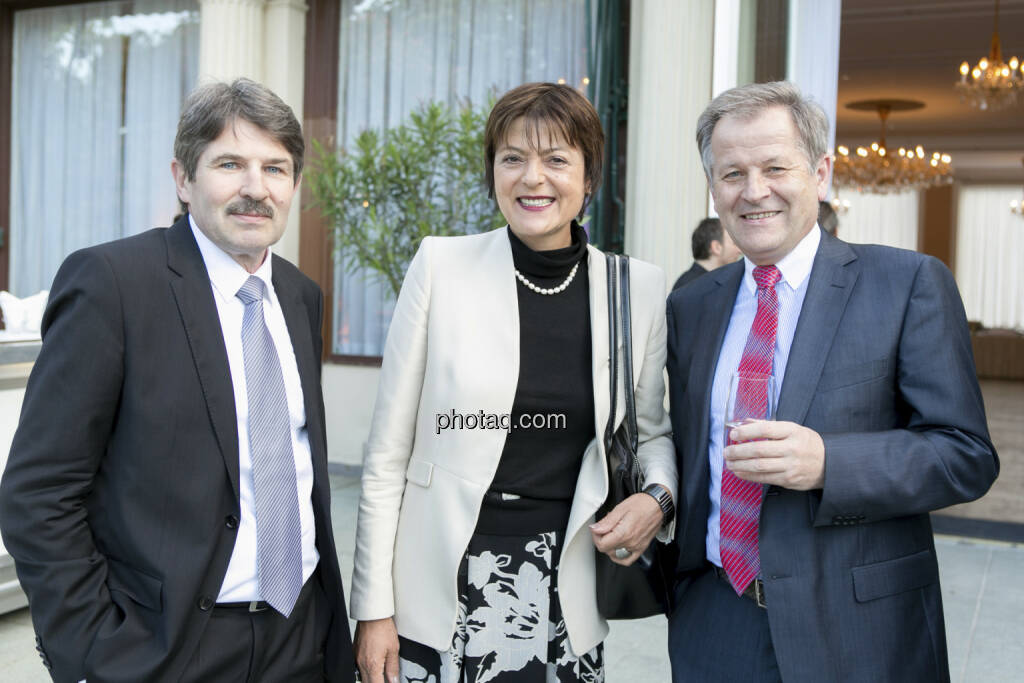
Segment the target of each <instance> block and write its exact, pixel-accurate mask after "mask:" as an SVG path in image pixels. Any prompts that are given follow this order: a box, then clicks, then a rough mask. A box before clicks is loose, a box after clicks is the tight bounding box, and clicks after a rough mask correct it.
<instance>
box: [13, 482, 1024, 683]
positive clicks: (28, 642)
mask: <svg viewBox="0 0 1024 683" xmlns="http://www.w3.org/2000/svg"><path fill="white" fill-rule="evenodd" d="M358 496H359V487H358V482H357V481H356V480H354V479H351V478H342V477H336V478H335V479H334V502H333V517H334V528H335V533H336V536H337V542H338V549H339V553H340V560H341V566H342V572H343V573H344V574H345V576H346V588H348V578H347V577H350V576H351V573H352V548H353V547H354V542H355V538H354V536H355V532H354V529H355V520H356V504H357V501H358ZM936 547H937V549H938V555H939V567H940V572H941V575H942V594H943V599H944V601H945V610H946V632H947V636H948V641H949V664H950V672H951V674H952V678H953V681H954V682H957V683H967V682H971V683H975V682H976V683H1001V682H1003V681H1007V682H1009V681H1017V680H1020V672H1021V671H1022V670H1024V639H1022V638H1021V626H1022V625H1024V620H1022V617H1021V615H1022V614H1024V584H1022V582H1021V581H1020V577H1021V570H1022V568H1024V545H1017V544H1005V543H991V542H985V541H973V540H964V539H959V538H953V537H938V538H937V539H936ZM666 638H667V636H666V628H665V620H664V619H661V618H651V619H644V620H641V621H632V622H617V623H614V624H613V625H612V633H611V636H610V637H609V638H608V640H607V642H606V645H605V648H606V649H605V653H606V654H605V656H606V661H607V679H608V681H610V682H611V683H617V682H619V681H627V682H629V683H633V682H640V681H644V682H646V681H668V680H669V666H668V657H667V655H666V652H665V648H666ZM33 641H34V639H33V634H32V628H31V625H30V623H29V617H28V611H27V610H19V611H17V612H13V613H11V614H8V615H5V616H2V617H0V672H2V673H0V680H3V681H6V682H9V683H32V682H34V681H41V682H42V681H47V680H49V679H48V677H47V676H46V673H45V671H44V669H43V668H42V665H41V664H40V663H39V658H38V656H37V655H36V652H35V646H34V642H33Z"/></svg>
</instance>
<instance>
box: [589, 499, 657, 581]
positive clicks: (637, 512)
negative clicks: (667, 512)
mask: <svg viewBox="0 0 1024 683" xmlns="http://www.w3.org/2000/svg"><path fill="white" fill-rule="evenodd" d="M662 517H663V513H662V511H661V507H660V506H659V505H658V501H656V500H654V496H652V495H650V494H647V493H634V494H633V495H632V496H630V497H629V498H627V499H626V500H624V501H622V502H621V503H619V504H618V505H616V506H615V507H614V508H612V511H611V512H609V513H608V514H607V515H605V516H604V517H603V518H602V519H601V521H599V522H597V523H596V524H591V525H590V534H591V536H593V538H594V545H595V546H596V547H597V549H598V550H600V551H601V552H602V553H604V554H605V555H607V556H608V557H610V558H611V560H612V562H614V563H615V564H621V565H622V566H624V567H628V566H629V565H631V564H633V563H634V562H636V560H637V558H638V557H640V555H641V553H643V551H645V550H647V546H649V545H650V544H651V539H653V538H654V535H655V534H656V533H658V529H660V528H661V522H662ZM619 548H625V549H626V550H628V551H629V555H628V556H626V557H625V558H618V557H616V556H615V551H616V550H617V549H619Z"/></svg>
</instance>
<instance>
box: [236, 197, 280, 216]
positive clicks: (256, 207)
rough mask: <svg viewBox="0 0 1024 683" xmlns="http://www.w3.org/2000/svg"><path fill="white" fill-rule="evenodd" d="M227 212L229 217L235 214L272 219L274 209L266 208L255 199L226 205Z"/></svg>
mask: <svg viewBox="0 0 1024 683" xmlns="http://www.w3.org/2000/svg"><path fill="white" fill-rule="evenodd" d="M227 212H228V215H229V216H232V215H234V214H236V213H246V214H255V215H257V216H263V217H264V218H273V217H274V207H272V206H267V205H266V204H264V203H263V202H261V201H258V200H256V199H243V200H242V201H240V202H235V203H234V204H228V208H227Z"/></svg>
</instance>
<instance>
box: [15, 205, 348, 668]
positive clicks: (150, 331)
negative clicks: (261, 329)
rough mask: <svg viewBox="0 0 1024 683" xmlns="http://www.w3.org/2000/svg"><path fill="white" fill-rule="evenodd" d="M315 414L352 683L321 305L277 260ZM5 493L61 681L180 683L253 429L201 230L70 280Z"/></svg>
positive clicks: (223, 550) (137, 242)
mask: <svg viewBox="0 0 1024 683" xmlns="http://www.w3.org/2000/svg"><path fill="white" fill-rule="evenodd" d="M273 281H274V288H275V290H276V292H277V296H278V299H279V300H280V302H281V308H282V311H283V312H284V317H285V321H286V324H287V327H288V332H289V334H290V336H291V341H292V346H293V347H294V350H295V356H296V360H297V363H298V368H299V376H300V378H301V382H302V390H303V394H304V397H305V408H306V419H307V428H308V432H309V444H310V449H311V452H312V458H313V473H314V483H313V493H312V499H313V509H314V513H315V518H316V541H317V548H318V550H319V553H320V565H319V568H320V575H321V578H322V581H323V585H324V589H325V592H326V593H327V595H328V596H329V600H331V601H332V603H333V604H332V605H331V607H332V609H333V621H332V624H331V628H330V636H329V639H328V645H327V650H326V656H327V658H328V674H329V675H330V677H331V678H332V679H334V678H336V679H338V680H351V679H352V671H353V663H352V655H351V644H350V638H349V632H348V620H347V617H346V612H345V603H344V596H343V594H342V584H341V576H340V572H339V570H338V562H337V555H336V552H335V547H334V535H333V532H332V529H331V516H330V511H331V509H330V481H329V479H328V475H327V446H326V439H325V428H324V409H323V399H322V395H321V391H320V350H321V341H320V321H321V312H322V304H323V298H322V296H321V293H320V290H319V288H318V287H317V286H316V285H315V284H314V283H313V282H312V281H310V280H309V279H308V278H306V277H305V276H304V275H302V274H301V273H300V272H299V271H298V270H297V269H296V268H295V267H294V266H292V265H291V264H290V263H288V262H287V261H285V260H283V259H281V258H278V257H276V256H275V257H274V264H273ZM42 329H43V347H42V351H41V352H40V354H39V358H38V360H37V361H36V364H35V367H34V368H33V371H32V375H31V377H30V378H29V382H28V388H27V390H26V393H25V401H24V405H23V408H22V414H21V421H20V424H19V426H18V431H17V433H16V434H15V437H14V442H13V445H12V447H11V454H10V459H9V461H8V464H7V470H6V472H5V474H4V478H3V483H2V489H0V524H2V528H3V539H4V544H5V545H6V546H7V549H8V550H9V551H10V553H11V555H12V556H13V557H14V560H15V563H16V567H17V572H18V578H19V579H20V580H21V584H22V586H23V587H24V588H25V591H26V593H27V594H28V597H29V605H30V609H31V613H32V621H33V624H34V626H35V630H36V634H37V642H38V644H39V647H40V652H41V653H43V661H44V664H46V665H47V667H48V668H49V669H50V673H51V675H52V676H53V678H54V680H55V681H78V680H79V679H81V678H88V680H89V681H90V682H91V681H174V680H177V679H178V678H179V677H180V675H181V672H182V670H183V668H184V667H185V665H186V664H187V663H188V661H189V659H190V658H191V657H192V655H193V653H194V651H195V649H196V644H197V643H198V642H199V638H200V636H201V635H202V633H203V629H204V627H205V625H206V623H207V620H208V619H209V617H210V606H211V604H212V602H213V601H214V600H216V597H217V594H218V592H219V590H220V586H221V582H222V580H223V578H224V573H225V571H226V569H227V566H228V560H229V558H230V556H231V552H232V549H233V547H234V543H235V533H236V529H237V527H238V516H239V499H238V496H239V488H238V477H239V473H238V468H239V465H238V430H237V426H236V421H235V405H234V395H233V390H232V384H231V376H230V372H229V369H228V359H227V352H226V350H225V347H224V339H223V335H222V333H221V328H220V322H219V318H218V316H217V309H216V304H215V302H214V298H213V292H212V289H211V285H210V279H209V276H208V274H207V272H206V267H205V265H204V263H203V260H202V256H201V255H200V252H199V248H198V246H197V245H196V242H195V238H194V237H193V236H192V232H191V230H190V228H189V224H188V218H187V216H186V217H183V218H182V219H181V220H179V221H178V222H177V223H176V224H175V225H174V226H173V227H171V228H169V229H155V230H150V231H149V232H146V233H143V234H141V235H137V236H135V237H129V238H127V239H122V240H118V241H115V242H111V243H109V244H103V245H100V246H97V247H92V248H89V249H84V250H82V251H79V252H76V253H74V254H72V255H71V256H69V257H68V258H67V260H66V261H65V262H64V264H63V265H62V266H61V268H60V271H59V272H58V273H57V277H56V278H55V280H54V283H53V288H52V290H51V293H50V302H49V305H48V307H47V310H46V313H45V316H44V318H43V328H42Z"/></svg>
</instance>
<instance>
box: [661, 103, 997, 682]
mask: <svg viewBox="0 0 1024 683" xmlns="http://www.w3.org/2000/svg"><path fill="white" fill-rule="evenodd" d="M697 140H698V145H699V147H700V151H701V157H702V160H703V164H704V169H705V172H706V173H707V176H708V180H709V183H710V186H711V192H712V196H713V199H714V203H715V209H716V210H717V212H718V214H719V216H720V217H721V219H722V223H723V225H724V226H725V228H726V230H728V231H729V233H730V234H731V235H732V237H733V239H734V240H735V242H736V244H737V245H739V247H740V249H741V251H742V252H743V254H744V256H745V258H744V259H743V261H741V262H737V263H735V264H732V265H729V266H726V267H723V268H720V269H718V270H716V271H714V272H713V273H710V274H708V275H706V276H704V277H701V278H700V279H698V280H697V281H696V282H694V283H693V284H692V285H690V286H688V287H685V288H683V289H681V290H679V291H676V292H673V293H672V294H671V295H670V296H669V300H668V344H669V350H668V376H669V387H670V401H671V417H672V426H673V431H674V433H675V435H674V439H675V445H676V452H677V456H678V458H679V471H680V472H681V474H682V481H681V484H680V487H679V505H678V508H677V509H678V510H679V513H678V521H677V526H676V541H677V543H678V545H679V549H680V557H679V564H678V584H677V589H676V598H677V607H676V609H675V610H674V612H673V613H672V615H671V617H670V622H669V648H670V657H671V660H672V670H673V680H675V681H779V680H785V681H815V682H819V681H842V682H844V683H845V682H850V681H948V680H949V672H948V664H947V657H946V642H945V630H944V624H943V616H942V600H941V594H940V591H939V575H938V565H937V562H936V557H935V547H934V543H933V540H932V530H931V525H930V523H929V518H928V513H929V511H931V510H935V509H938V508H941V507H945V506H948V505H952V504H954V503H961V502H964V501H968V500H972V499H975V498H977V497H979V496H981V495H982V494H984V493H985V491H986V490H987V489H988V488H989V486H990V485H991V483H992V481H993V480H994V479H995V477H996V474H997V472H998V460H997V458H996V454H995V451H994V449H993V447H992V444H991V442H990V440H989V436H988V431H987V427H986V422H985V413H984V408H983V406H982V399H981V393H980V390H979V388H978V383H977V379H976V377H975V370H974V361H973V357H972V355H971V344H970V340H969V337H968V332H967V322H966V319H965V316H964V311H963V306H962V304H961V301H960V297H959V294H958V292H957V288H956V285H955V284H954V282H953V278H952V276H951V274H950V272H949V270H948V269H946V267H945V266H943V265H942V264H941V263H940V262H938V261H937V260H935V259H934V258H931V257H928V256H924V255H921V254H918V253H915V252H909V251H903V250H898V249H892V248H887V247H879V246H869V245H851V244H846V243H844V242H841V241H839V240H838V239H835V238H833V237H831V236H829V235H826V234H824V233H823V232H822V231H821V230H820V229H819V228H817V227H816V218H817V215H818V201H819V200H820V199H821V198H823V197H824V196H825V190H826V188H827V185H828V182H829V172H830V170H831V160H830V158H829V156H828V155H827V153H826V152H827V150H826V147H827V140H828V125H827V120H826V118H825V115H824V112H822V111H821V109H820V108H819V107H817V106H816V105H814V104H813V103H811V102H809V101H808V100H806V99H804V98H803V97H802V96H801V95H800V92H799V91H798V90H797V89H796V87H795V86H793V85H791V84H788V83H766V84H756V85H750V86H744V87H741V88H736V89H733V90H730V91H727V92H725V93H723V94H722V95H720V96H719V97H717V98H715V100H714V101H713V102H711V104H710V105H709V106H708V108H707V109H706V110H705V111H704V113H703V114H702V115H701V118H700V121H699V123H698V133H697ZM758 367H760V368H761V370H763V371H767V372H768V373H770V374H771V375H772V376H774V377H775V379H776V383H777V384H776V387H777V388H776V391H777V393H778V398H777V400H778V410H777V419H776V421H755V422H748V423H744V424H742V425H741V426H737V427H732V428H731V429H727V428H726V426H725V422H724V419H725V418H724V415H723V414H724V412H725V408H726V396H727V393H728V391H729V384H730V381H731V380H732V376H733V374H734V373H738V372H741V373H748V372H749V374H744V375H743V376H742V377H740V378H739V379H738V380H737V381H738V382H739V383H740V386H743V385H744V383H745V384H746V387H747V389H746V393H745V394H744V401H747V402H750V403H751V404H753V403H754V402H756V401H760V402H761V404H764V403H765V402H766V401H767V400H770V398H771V397H769V396H768V395H767V394H766V393H764V395H760V396H758V394H757V391H756V389H755V388H754V387H755V386H756V385H755V383H754V382H753V381H752V380H753V378H754V377H755V373H756V372H757V371H758ZM761 391H762V392H765V390H763V389H762V390H761ZM726 439H727V440H728V443H726V444H723V441H724V440H726Z"/></svg>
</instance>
